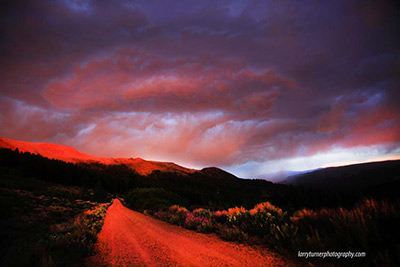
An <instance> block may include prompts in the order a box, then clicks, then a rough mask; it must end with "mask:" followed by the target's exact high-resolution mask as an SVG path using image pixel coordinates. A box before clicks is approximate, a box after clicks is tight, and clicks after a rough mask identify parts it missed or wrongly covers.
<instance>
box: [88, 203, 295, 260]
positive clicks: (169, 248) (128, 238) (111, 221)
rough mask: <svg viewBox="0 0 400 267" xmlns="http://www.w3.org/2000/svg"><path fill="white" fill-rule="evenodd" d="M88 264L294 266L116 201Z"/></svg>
mask: <svg viewBox="0 0 400 267" xmlns="http://www.w3.org/2000/svg"><path fill="white" fill-rule="evenodd" d="M95 250H96V252H97V254H96V255H95V256H92V257H90V258H89V259H88V260H87V265H88V266H252V267H254V266H293V263H291V262H288V261H287V260H284V259H282V258H280V257H279V255H277V254H275V253H273V252H271V251H269V250H267V249H266V248H262V247H253V246H246V245H241V244H237V243H231V242H225V241H222V240H221V239H219V238H218V237H217V236H216V235H206V234H200V233H196V232H194V231H190V230H186V229H183V228H181V227H179V226H175V225H170V224H168V223H165V222H162V221H159V220H156V219H153V218H151V217H149V216H145V215H143V214H141V213H138V212H135V211H132V210H130V209H128V208H126V207H124V206H123V205H122V204H121V202H120V201H119V200H115V201H114V203H113V204H112V205H111V206H110V207H109V209H108V211H107V215H106V218H105V222H104V226H103V229H102V231H101V232H100V234H99V240H98V242H97V244H96V247H95Z"/></svg>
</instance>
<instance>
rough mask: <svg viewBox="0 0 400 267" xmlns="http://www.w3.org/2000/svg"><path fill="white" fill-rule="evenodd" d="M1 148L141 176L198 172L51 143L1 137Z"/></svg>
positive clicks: (162, 163) (174, 165) (168, 164)
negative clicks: (116, 168)
mask: <svg viewBox="0 0 400 267" xmlns="http://www.w3.org/2000/svg"><path fill="white" fill-rule="evenodd" d="M0 148H9V149H12V150H15V149H18V150H19V151H21V152H29V153H32V154H39V155H41V156H43V157H46V158H49V159H58V160H62V161H65V162H72V163H78V162H85V163H95V162H98V163H103V164H107V165H110V164H125V165H127V166H128V167H129V168H131V169H132V170H135V171H136V172H138V173H139V174H141V175H148V174H150V173H151V172H152V171H154V170H159V171H163V172H178V173H181V174H184V173H193V172H195V171H196V170H194V169H188V168H185V167H182V166H179V165H177V164H175V163H172V162H159V161H148V160H144V159H141V158H103V157H96V156H92V155H89V154H85V153H82V152H79V151H78V150H76V149H75V148H72V147H69V146H63V145H56V144H49V143H32V142H25V141H17V140H12V139H7V138H2V137H0Z"/></svg>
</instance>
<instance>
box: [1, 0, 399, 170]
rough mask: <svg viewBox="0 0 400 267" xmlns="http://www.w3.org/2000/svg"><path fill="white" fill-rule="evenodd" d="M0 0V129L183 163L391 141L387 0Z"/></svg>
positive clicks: (393, 69) (393, 108)
mask: <svg viewBox="0 0 400 267" xmlns="http://www.w3.org/2000/svg"><path fill="white" fill-rule="evenodd" d="M4 6H7V7H6V8H4V9H2V11H1V23H0V31H1V36H2V39H1V41H0V51H1V52H0V56H1V60H0V83H1V84H0V88H1V89H0V97H1V98H0V102H1V104H2V107H1V109H0V110H1V116H0V120H1V123H2V125H6V127H2V129H1V130H0V135H2V136H6V137H10V138H15V139H24V140H35V141H52V142H58V143H65V144H69V145H73V146H76V147H77V148H79V149H82V150H85V151H86V152H90V153H93V154H99V152H98V146H99V145H101V146H103V149H102V152H101V153H103V155H108V156H143V157H149V158H154V159H168V160H175V161H177V162H181V163H187V164H191V165H197V166H199V165H203V164H214V165H220V166H230V165H231V164H245V163H246V162H265V161H268V160H279V159H284V158H289V157H299V156H309V155H312V154H315V153H322V152H324V151H330V150H332V149H336V148H347V149H351V148H354V147H359V146H374V145H375V146H376V145H381V146H386V147H391V148H396V147H398V146H399V143H400V136H399V134H398V128H399V123H400V122H399V121H400V118H399V117H400V116H399V114H400V107H399V105H398V103H400V93H399V92H400V91H399V87H400V79H399V77H400V65H399V63H398V62H400V49H399V47H400V34H399V33H400V29H399V27H400V26H399V25H400V21H399V18H400V16H399V15H400V12H399V10H400V9H399V6H398V5H397V4H396V2H395V1H356V0H354V1H332V2H329V3H328V2H321V1H306V2H297V1H234V0H232V1H218V2H215V1H179V2H178V1H172V0H171V1H144V0H143V1H123V0H121V1H89V0H87V1H85V0H65V1H63V0H58V1H24V2H23V3H22V2H19V1H9V2H8V3H6V4H5V5H4ZM380 151H389V150H380ZM390 151H395V149H394V150H393V149H392V150H390ZM382 153H386V152H382Z"/></svg>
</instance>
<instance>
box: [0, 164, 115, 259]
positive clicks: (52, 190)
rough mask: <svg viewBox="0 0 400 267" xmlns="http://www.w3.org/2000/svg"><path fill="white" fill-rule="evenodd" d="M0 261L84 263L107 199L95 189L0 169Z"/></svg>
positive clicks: (98, 226)
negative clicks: (100, 199) (103, 200)
mask: <svg viewBox="0 0 400 267" xmlns="http://www.w3.org/2000/svg"><path fill="white" fill-rule="evenodd" d="M0 176H1V180H0V212H1V219H0V240H1V241H0V242H1V243H0V245H1V249H0V251H1V252H0V253H1V254H0V265H1V266H82V265H83V263H84V258H85V257H86V256H88V255H90V254H91V253H92V248H93V244H94V243H95V242H96V239H97V233H98V232H99V231H100V230H101V227H102V225H103V221H104V217H105V214H106V210H107V207H108V205H109V204H108V203H103V204H101V203H100V202H97V201H95V200H94V198H95V196H94V193H93V191H92V192H88V193H87V194H86V193H85V192H84V190H83V189H82V188H79V187H73V186H66V185H59V184H54V183H48V182H44V181H41V180H37V179H35V178H26V177H20V176H18V175H16V174H10V173H9V172H8V171H6V170H5V169H4V168H2V169H0Z"/></svg>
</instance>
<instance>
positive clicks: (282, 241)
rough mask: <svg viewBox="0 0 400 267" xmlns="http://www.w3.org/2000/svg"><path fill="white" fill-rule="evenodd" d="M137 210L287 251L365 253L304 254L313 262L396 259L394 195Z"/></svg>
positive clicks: (398, 216)
mask: <svg viewBox="0 0 400 267" xmlns="http://www.w3.org/2000/svg"><path fill="white" fill-rule="evenodd" d="M129 200H130V198H128V199H127V201H128V204H129ZM136 203H138V202H136ZM142 211H143V212H144V213H145V214H149V215H151V216H154V217H156V218H158V219H161V220H164V221H166V222H169V223H171V224H176V225H179V226H182V227H184V228H187V229H191V230H195V231H197V232H201V233H216V234H217V235H218V236H220V237H221V238H222V239H224V240H228V241H238V242H246V243H252V244H254V243H256V244H266V245H267V246H268V247H270V248H272V249H275V250H276V251H278V252H281V253H284V254H287V255H297V253H298V251H305V252H308V251H322V252H324V251H331V252H332V251H337V252H342V251H352V252H366V257H365V258H357V259H352V260H349V259H334V258H330V259H328V258H327V259H320V258H316V259H311V258H309V259H307V261H312V262H314V263H317V264H321V263H334V264H339V265H354V266H368V265H370V266H395V265H397V264H399V263H400V258H399V255H400V245H399V238H400V234H399V231H398V226H399V225H400V203H399V201H393V202H388V201H383V200H381V201H376V200H374V199H364V200H363V201H360V202H358V203H357V204H355V205H354V206H353V207H351V208H348V209H345V208H341V207H338V208H331V209H320V210H310V209H301V210H297V211H295V212H292V213H288V212H287V211H284V210H282V209H280V208H278V207H276V206H274V205H272V204H271V203H270V202H263V203H259V204H257V205H255V206H254V207H253V208H251V209H246V208H244V207H242V206H241V207H233V208H229V209H227V210H210V209H204V208H197V209H193V210H191V211H190V210H188V209H187V208H185V207H183V206H179V205H172V206H170V207H168V208H166V207H164V208H161V209H159V210H155V209H146V210H142ZM299 260H302V259H299Z"/></svg>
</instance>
